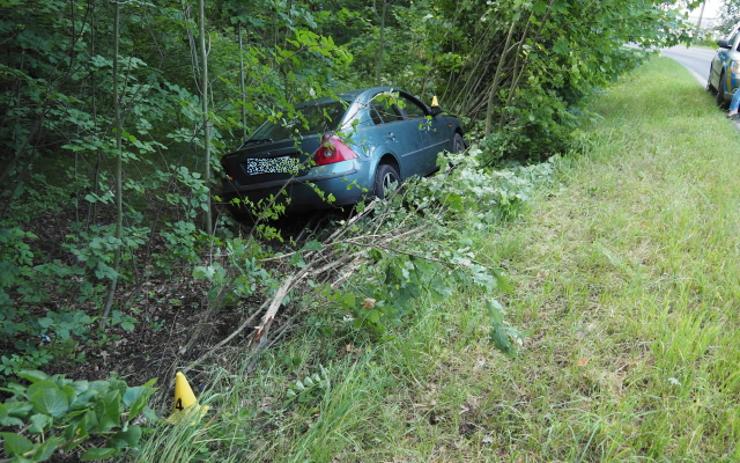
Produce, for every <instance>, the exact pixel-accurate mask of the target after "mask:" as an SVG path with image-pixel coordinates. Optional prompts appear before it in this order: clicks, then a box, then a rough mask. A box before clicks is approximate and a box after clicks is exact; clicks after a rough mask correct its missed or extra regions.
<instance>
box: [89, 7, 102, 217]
mask: <svg viewBox="0 0 740 463" xmlns="http://www.w3.org/2000/svg"><path fill="white" fill-rule="evenodd" d="M90 2H91V6H90V8H91V11H90V56H95V34H96V30H97V22H96V16H95V0H90ZM90 93H91V95H90V97H91V103H92V122H93V129H92V134H91V135H90V138H92V139H94V138H95V137H97V136H98V102H97V94H98V82H97V80H96V79H95V72H91V73H90ZM91 141H92V140H91ZM99 175H100V151H98V150H96V151H95V169H94V171H93V182H92V190H93V193H95V194H97V193H98V181H99ZM96 212H97V203H94V202H93V203H90V207H89V208H88V210H87V226H88V228H89V227H90V224H91V223H92V222H94V221H95V219H96V215H97V214H96Z"/></svg>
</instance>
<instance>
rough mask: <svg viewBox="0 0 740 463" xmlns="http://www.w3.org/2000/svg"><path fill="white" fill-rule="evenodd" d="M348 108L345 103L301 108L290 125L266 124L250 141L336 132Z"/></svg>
mask: <svg viewBox="0 0 740 463" xmlns="http://www.w3.org/2000/svg"><path fill="white" fill-rule="evenodd" d="M346 107H347V103H346V102H343V101H333V102H330V103H323V104H313V105H307V106H304V107H302V108H299V109H298V112H299V113H300V115H299V116H298V117H296V118H295V119H294V120H292V121H290V122H288V123H285V124H274V123H272V122H269V121H268V122H265V123H264V124H262V125H261V126H260V127H259V128H258V129H257V130H256V131H255V132H254V134H253V135H252V136H251V137H250V139H253V140H284V139H286V138H291V137H294V136H296V135H309V134H313V133H323V132H326V131H330V130H336V129H337V128H338V126H339V123H340V122H341V121H342V116H344V113H345V110H346V109H345V108H346Z"/></svg>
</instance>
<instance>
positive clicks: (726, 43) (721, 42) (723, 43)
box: [717, 39, 730, 48]
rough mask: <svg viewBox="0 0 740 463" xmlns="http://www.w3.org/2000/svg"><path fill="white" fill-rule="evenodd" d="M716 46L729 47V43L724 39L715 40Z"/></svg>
mask: <svg viewBox="0 0 740 463" xmlns="http://www.w3.org/2000/svg"><path fill="white" fill-rule="evenodd" d="M717 46H718V47H720V48H730V44H729V43H728V42H727V40H726V39H719V40H717Z"/></svg>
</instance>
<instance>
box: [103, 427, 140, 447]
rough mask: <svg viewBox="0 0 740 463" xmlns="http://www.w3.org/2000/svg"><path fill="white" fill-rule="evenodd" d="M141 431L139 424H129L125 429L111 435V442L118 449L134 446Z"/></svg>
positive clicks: (136, 445)
mask: <svg viewBox="0 0 740 463" xmlns="http://www.w3.org/2000/svg"><path fill="white" fill-rule="evenodd" d="M141 433H142V430H141V426H130V427H129V428H128V429H127V430H125V431H121V432H119V433H117V434H116V435H115V436H113V439H112V441H111V444H112V445H113V446H115V447H116V448H119V449H122V448H127V447H128V448H136V447H138V445H139V440H140V439H141ZM111 444H109V445H111Z"/></svg>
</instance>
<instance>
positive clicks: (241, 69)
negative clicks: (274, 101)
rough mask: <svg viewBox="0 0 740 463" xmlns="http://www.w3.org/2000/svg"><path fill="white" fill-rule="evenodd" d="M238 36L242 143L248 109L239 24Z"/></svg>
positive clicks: (242, 45)
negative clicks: (246, 105)
mask: <svg viewBox="0 0 740 463" xmlns="http://www.w3.org/2000/svg"><path fill="white" fill-rule="evenodd" d="M236 35H237V36H238V37H239V89H240V90H241V94H242V101H241V103H242V104H241V110H242V142H243V141H244V140H246V139H247V109H246V107H245V106H244V105H245V104H246V103H247V92H246V90H245V85H244V44H243V43H242V25H241V24H237V26H236Z"/></svg>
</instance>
